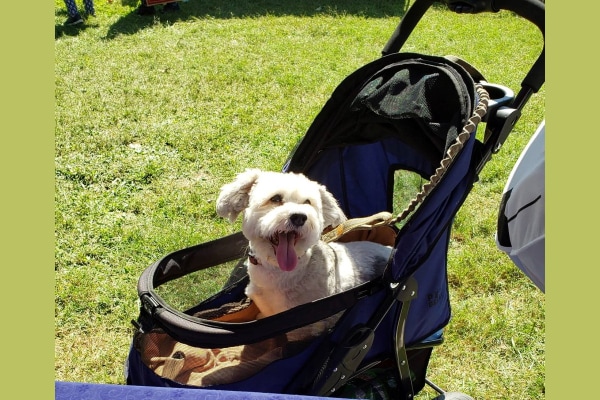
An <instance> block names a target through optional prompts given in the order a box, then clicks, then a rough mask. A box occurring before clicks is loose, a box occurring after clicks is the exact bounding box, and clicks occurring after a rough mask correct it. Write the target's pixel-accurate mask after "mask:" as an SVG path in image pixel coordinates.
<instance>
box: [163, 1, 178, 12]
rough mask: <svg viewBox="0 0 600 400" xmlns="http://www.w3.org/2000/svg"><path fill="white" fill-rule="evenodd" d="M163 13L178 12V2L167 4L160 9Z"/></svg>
mask: <svg viewBox="0 0 600 400" xmlns="http://www.w3.org/2000/svg"><path fill="white" fill-rule="evenodd" d="M162 10H163V12H171V11H179V10H181V8H180V7H179V3H178V2H174V3H167V4H165V5H164V6H163V8H162Z"/></svg>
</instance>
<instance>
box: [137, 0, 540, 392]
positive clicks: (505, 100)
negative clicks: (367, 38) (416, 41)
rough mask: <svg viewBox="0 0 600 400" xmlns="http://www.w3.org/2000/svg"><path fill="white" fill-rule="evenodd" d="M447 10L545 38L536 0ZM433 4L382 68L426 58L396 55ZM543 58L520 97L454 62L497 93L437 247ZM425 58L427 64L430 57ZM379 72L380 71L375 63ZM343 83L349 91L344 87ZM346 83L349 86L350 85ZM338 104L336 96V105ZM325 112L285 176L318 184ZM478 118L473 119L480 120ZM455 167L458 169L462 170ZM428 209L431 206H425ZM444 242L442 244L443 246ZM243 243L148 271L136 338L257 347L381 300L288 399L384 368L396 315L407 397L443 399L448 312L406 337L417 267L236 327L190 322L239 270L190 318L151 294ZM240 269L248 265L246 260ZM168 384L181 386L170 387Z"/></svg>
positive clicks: (204, 248)
mask: <svg viewBox="0 0 600 400" xmlns="http://www.w3.org/2000/svg"><path fill="white" fill-rule="evenodd" d="M445 2H446V3H447V5H448V7H449V8H450V9H451V10H452V11H455V12H459V13H479V12H498V11H500V10H509V11H512V12H515V13H516V14H517V15H520V16H522V17H524V18H525V19H527V20H529V21H530V22H532V23H534V24H535V25H536V26H537V27H538V28H539V29H540V30H541V32H542V34H544V4H543V3H541V2H540V1H538V0H495V1H494V0H446V1H445ZM433 3H435V1H434V0H416V2H415V3H414V4H413V6H412V7H411V8H410V9H409V10H408V12H407V13H406V15H405V16H404V18H403V19H402V21H401V22H400V24H399V25H398V27H397V29H396V30H395V32H394V33H393V35H392V37H391V38H390V40H389V41H388V43H387V44H386V45H385V47H384V49H383V52H382V54H383V58H382V59H380V60H382V61H381V64H382V65H383V64H385V63H387V62H388V61H387V60H394V61H396V59H397V60H398V61H399V62H400V61H402V60H403V59H404V58H405V57H409V58H410V57H412V56H419V55H410V54H405V53H398V52H399V50H400V49H401V48H402V46H403V45H404V43H405V41H406V40H407V38H408V36H409V35H410V34H411V32H412V31H413V29H414V27H415V26H416V24H417V22H418V21H419V20H420V19H421V17H422V16H423V15H424V13H425V12H426V11H427V10H428V9H429V8H430V7H431V6H432V5H433ZM544 51H545V50H542V52H541V54H540V55H539V57H538V59H537V61H536V62H535V63H534V65H533V66H532V68H531V70H530V71H529V72H528V73H527V75H526V77H525V79H524V80H523V82H522V85H521V90H520V91H519V92H518V94H517V96H516V97H515V96H514V95H513V93H512V92H511V91H510V90H509V89H507V88H504V87H502V86H499V85H494V84H490V83H487V82H485V80H484V79H483V77H482V76H481V74H479V73H478V72H477V71H476V70H475V69H473V68H472V67H470V66H469V65H468V64H465V63H464V62H462V61H459V60H457V63H456V64H457V65H458V64H459V65H460V67H459V69H460V68H464V71H462V72H461V73H463V72H466V73H468V74H469V75H470V76H471V77H472V78H473V79H474V81H475V83H478V84H479V85H480V86H481V87H483V88H484V89H485V91H487V92H489V93H490V95H491V99H489V101H488V99H487V98H486V95H485V93H484V92H485V91H484V92H478V94H479V96H480V97H482V98H483V99H484V102H485V108H486V109H487V114H485V115H478V117H479V119H481V120H482V121H483V122H485V123H486V133H485V138H484V140H483V141H482V142H479V141H478V140H476V139H475V137H474V136H475V134H474V132H470V133H469V135H470V136H469V138H468V141H467V142H466V143H465V146H466V147H468V148H469V150H468V151H470V152H471V153H470V155H471V157H472V158H471V159H469V158H468V157H467V156H463V153H462V152H459V153H458V155H457V156H456V157H457V158H458V159H460V162H454V161H453V162H452V163H451V164H450V165H449V167H448V170H450V171H451V170H453V169H458V168H465V169H466V170H467V172H465V174H466V176H467V177H466V178H465V179H464V182H460V183H458V185H459V186H460V188H459V189H460V190H457V192H456V195H455V198H452V207H451V210H450V212H448V213H447V214H448V215H445V216H443V217H440V219H439V220H437V222H439V223H440V228H439V229H438V231H436V233H435V235H434V236H435V237H433V238H431V241H432V243H436V244H435V246H442V247H444V246H447V241H448V240H449V230H450V227H451V224H452V221H453V216H454V215H455V213H456V212H457V211H458V209H459V208H460V206H461V205H462V202H463V201H464V199H465V198H466V196H467V195H468V192H469V189H470V187H471V186H472V184H473V183H474V182H475V181H476V179H477V174H478V173H479V172H480V171H481V170H482V168H483V167H484V166H485V164H486V163H487V162H488V161H489V159H490V158H491V157H492V155H493V154H494V153H496V152H498V151H499V149H500V148H501V146H502V144H503V143H504V141H505V140H506V138H507V137H508V135H509V133H510V132H511V130H512V128H513V127H514V125H515V123H516V122H517V121H518V119H519V117H520V115H521V111H522V109H523V107H524V105H525V104H526V103H527V101H528V99H529V98H530V97H531V95H532V94H533V93H535V92H537V91H538V90H539V89H540V88H541V86H542V85H543V83H544V79H545V78H544ZM427 60H428V61H429V59H427ZM435 61H436V62H437V61H440V62H442V63H443V61H441V60H438V59H435ZM373 64H377V65H378V61H376V62H374V63H373ZM372 68H374V70H376V69H377V68H375V67H372ZM359 71H360V70H359ZM357 72H358V71H357ZM352 76H354V74H353V75H352ZM347 80H351V79H347ZM344 84H345V83H342V84H341V85H340V87H342V86H343V85H344ZM348 85H349V84H346V86H348ZM334 97H335V93H334V95H333V96H332V99H333V98H334ZM328 104H329V103H328ZM327 107H328V105H326V106H325V108H324V111H322V112H321V114H319V116H317V118H316V119H315V122H314V124H313V126H311V128H310V129H309V131H308V132H307V134H306V137H305V138H304V139H303V140H302V141H301V142H300V143H299V144H298V145H297V147H296V148H295V149H294V151H293V152H292V155H291V156H290V158H289V159H288V161H287V162H286V164H285V166H284V168H283V170H284V172H303V173H307V175H308V176H309V177H312V178H318V176H317V177H315V176H311V175H310V171H308V169H309V167H311V166H312V165H313V164H314V162H315V160H316V152H315V151H314V150H313V149H314V148H316V147H318V148H319V149H322V148H323V146H321V143H319V142H320V141H322V140H323V138H321V137H320V136H318V135H314V134H312V135H311V132H312V131H313V130H317V129H318V128H320V126H321V125H323V124H326V123H327V122H326V121H325V120H326V119H329V116H327V118H326V116H325V114H327V113H325V109H326V108H327ZM473 111H474V110H473ZM473 114H475V113H474V112H473ZM476 119H477V118H476ZM478 122H479V121H478V120H477V121H475V122H474V124H473V125H475V126H476V125H477V123H478ZM465 126H467V124H465ZM461 163H462V164H461ZM457 164H458V166H456V165H457ZM317 180H319V179H317ZM436 183H437V181H436ZM326 184H327V183H326ZM328 187H329V186H328ZM425 201H428V198H426V199H425ZM344 202H345V200H342V203H344ZM418 211H419V210H417V212H418ZM411 212H412V210H409V213H411ZM413 216H414V214H413ZM351 217H353V215H351ZM405 217H406V215H405ZM379 222H381V221H379ZM405 227H406V225H405V226H404V227H403V228H402V229H403V230H404V228H405ZM411 229H412V228H411ZM438 242H439V244H437V243H438ZM246 245H247V241H246V239H245V238H244V237H243V235H242V234H241V233H236V234H233V235H229V236H227V237H224V238H221V239H217V240H214V241H212V242H208V243H204V244H200V245H198V246H194V247H192V248H188V249H183V250H180V251H178V252H175V253H172V254H170V255H168V256H166V257H164V258H162V259H161V260H159V261H157V262H156V263H154V264H153V265H152V266H150V267H149V268H148V269H146V270H145V271H144V273H143V274H142V276H141V277H140V280H139V283H138V294H139V298H140V301H141V307H140V315H139V317H138V320H137V321H135V322H134V325H136V327H137V328H138V330H139V332H141V333H142V334H143V333H145V332H150V331H151V330H152V329H155V328H157V327H158V328H161V329H162V330H164V332H166V333H167V334H169V335H170V336H172V337H173V338H175V339H177V340H178V341H181V342H182V343H186V344H190V345H193V346H201V347H207V348H215V347H219V346H234V345H238V344H247V343H255V342H257V341H260V340H264V339H267V338H269V337H271V336H273V335H276V334H282V333H285V332H288V331H290V330H293V329H296V328H299V327H302V326H305V325H307V324H310V323H313V322H316V321H319V320H321V319H324V318H327V317H329V316H331V315H333V314H336V313H337V312H341V311H344V310H348V309H350V308H351V307H353V306H355V305H356V304H357V303H359V301H361V300H363V299H364V298H367V297H370V296H375V297H378V301H379V304H380V306H379V307H378V308H377V309H376V310H375V312H374V313H373V314H372V315H370V316H369V317H368V318H366V319H363V320H362V322H361V323H358V324H356V323H355V322H354V321H353V322H348V324H349V325H348V327H350V329H338V330H337V332H335V333H333V336H332V338H333V339H328V340H323V339H321V340H316V341H315V343H314V344H312V345H311V354H312V356H311V357H312V360H311V361H312V362H313V363H314V364H315V365H317V366H319V368H318V373H316V374H315V371H314V370H313V369H311V368H305V369H304V370H303V371H301V372H298V371H296V373H295V374H296V379H295V382H294V383H293V384H290V385H289V387H287V388H286V391H287V392H288V393H303V394H309V395H317V396H326V395H330V394H332V393H335V392H336V391H338V390H339V389H340V388H341V387H342V386H344V385H345V384H346V383H347V382H348V380H349V379H350V378H351V377H352V376H355V375H356V374H357V373H359V372H360V371H364V370H366V369H368V368H370V367H372V366H373V365H374V364H375V363H377V362H379V361H380V360H369V354H370V351H371V350H372V349H373V347H374V345H375V344H374V341H375V332H376V331H377V329H378V328H379V327H380V325H385V326H388V325H389V324H390V321H388V319H389V316H390V315H391V314H393V315H394V318H393V322H394V324H393V325H394V326H393V329H394V332H395V333H394V335H393V336H394V346H393V347H394V348H393V355H394V358H395V359H394V361H395V363H396V367H397V373H398V378H399V383H400V385H401V387H402V391H401V396H402V397H401V398H402V399H412V398H413V397H414V396H415V394H416V393H418V391H420V390H421V389H422V388H423V387H424V385H425V384H430V386H431V387H433V388H434V389H435V390H436V391H438V392H439V393H440V394H442V395H443V393H444V391H443V390H442V389H440V388H438V387H437V386H435V385H433V384H431V383H430V382H428V381H427V380H426V378H425V372H426V369H427V364H428V361H429V356H430V354H431V351H432V349H433V347H434V346H437V345H439V344H441V343H442V342H443V336H442V333H441V330H442V328H443V327H444V326H445V325H446V324H447V322H448V321H449V314H448V315H446V313H445V312H444V313H441V314H440V317H439V318H440V320H439V321H437V322H436V328H435V329H432V328H431V327H428V328H427V332H429V333H428V334H426V335H424V334H423V332H419V333H417V334H412V335H411V337H407V328H408V326H409V325H410V322H411V321H410V317H409V311H410V310H411V304H412V303H413V301H414V300H415V299H417V298H418V295H419V289H420V287H419V279H418V277H416V276H415V275H416V274H417V273H418V271H417V270H416V269H415V268H413V269H411V268H408V269H407V270H405V271H402V272H401V273H400V274H395V275H394V274H393V273H392V272H390V269H387V270H386V273H385V274H384V276H383V277H382V278H381V279H376V280H373V281H370V282H367V283H365V284H362V285H360V286H358V287H356V288H354V289H351V290H348V291H345V292H343V293H339V294H337V295H334V296H331V297H328V298H325V299H320V300H317V301H315V302H313V303H310V304H305V305H301V306H299V307H297V308H295V309H294V310H289V311H286V312H284V313H281V314H278V315H275V316H273V317H269V318H265V319H263V320H260V321H252V322H247V323H236V324H231V323H223V322H218V321H211V320H201V321H199V320H198V318H193V317H191V316H190V315H191V314H192V313H193V312H194V311H196V310H197V309H198V307H200V308H202V307H207V306H210V305H212V304H222V303H224V302H226V301H228V300H234V299H238V298H239V296H240V293H241V291H242V290H243V288H244V287H245V285H246V284H247V281H248V278H247V276H243V274H241V275H239V274H238V273H239V272H240V271H243V269H242V268H237V269H236V270H234V271H233V273H232V279H231V280H230V282H233V284H232V285H230V286H227V287H226V288H225V289H224V290H223V291H222V292H221V293H219V294H218V295H216V296H213V297H211V298H210V299H207V300H206V301H204V302H203V303H202V304H201V305H199V306H197V307H195V308H193V309H191V310H188V311H186V312H185V313H182V312H179V311H177V310H175V309H173V308H172V307H171V306H170V305H169V304H167V303H166V302H165V301H164V300H163V299H162V298H161V297H160V296H159V295H158V294H157V293H156V292H155V291H154V288H155V287H158V286H160V285H161V284H163V283H166V282H168V281H172V280H174V279H177V278H179V277H182V276H184V275H187V274H189V273H191V272H195V271H199V270H202V269H205V268H209V267H212V266H214V265H219V264H222V263H225V262H229V261H235V260H240V259H242V258H244V257H245V256H246V255H247V254H246ZM423 251H424V252H425V253H426V254H421V255H419V257H420V258H427V257H428V256H429V253H428V252H429V251H431V250H423ZM407 263H408V262H407ZM417 264H418V263H417ZM238 265H239V266H241V262H240V264H238ZM415 265H416V264H415ZM444 268H445V265H444ZM444 279H445V276H444ZM434 301H436V302H437V301H438V299H434ZM440 301H442V302H443V301H448V299H447V298H446V299H441V300H440ZM356 313H360V311H356ZM345 316H346V314H344V317H342V319H341V320H340V321H339V323H338V325H342V328H345V327H346V326H344V324H345V323H346V321H349V320H350V317H348V318H346V319H345ZM257 326H260V329H256V328H257ZM332 344H334V346H333V348H332V347H331V346H332ZM138 358H139V355H136V352H135V350H134V349H133V348H132V351H131V352H130V357H129V360H128V363H130V364H131V363H134V364H135V363H139V359H138ZM141 375H143V374H142V373H140V374H137V375H136V373H135V372H133V373H132V371H131V368H130V376H129V377H128V383H133V384H138V382H146V381H147V377H143V376H141ZM415 375H416V377H415ZM152 384H155V383H152ZM158 384H160V383H158ZM167 385H168V386H170V385H172V386H177V385H176V384H173V383H172V382H170V383H168V384H167ZM232 389H233V390H243V386H236V385H233V387H232Z"/></svg>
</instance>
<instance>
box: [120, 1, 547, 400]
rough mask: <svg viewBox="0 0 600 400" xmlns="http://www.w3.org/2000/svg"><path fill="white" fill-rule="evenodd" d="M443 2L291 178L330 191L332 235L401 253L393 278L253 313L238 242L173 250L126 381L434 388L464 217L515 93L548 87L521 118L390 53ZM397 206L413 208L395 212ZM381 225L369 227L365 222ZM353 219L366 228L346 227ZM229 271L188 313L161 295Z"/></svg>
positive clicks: (325, 117)
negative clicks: (322, 327)
mask: <svg viewBox="0 0 600 400" xmlns="http://www.w3.org/2000/svg"><path fill="white" fill-rule="evenodd" d="M432 3H433V2H432V1H429V0H417V2H416V3H415V5H414V6H413V7H412V8H411V10H409V12H408V13H407V16H406V17H405V20H406V19H407V18H408V22H405V21H403V23H402V24H401V27H399V29H398V30H397V31H396V33H395V34H394V36H393V38H392V39H391V40H390V42H388V45H387V46H386V50H385V51H384V53H388V54H385V55H384V56H383V57H381V58H380V59H378V60H375V61H373V62H371V63H369V64H367V65H365V66H363V67H361V68H359V69H358V70H356V71H355V72H354V73H352V74H351V75H349V76H348V77H347V78H346V79H344V80H343V81H342V82H341V83H340V85H339V86H338V87H337V88H336V89H335V91H334V92H333V93H332V95H331V98H330V99H329V101H328V102H327V103H326V104H325V106H324V107H323V109H322V110H321V112H320V113H319V114H318V115H317V117H316V118H315V120H314V122H313V124H312V125H311V126H310V128H309V129H308V131H307V133H306V135H305V136H304V137H303V138H302V139H301V140H300V142H299V143H298V144H297V145H296V147H295V149H294V150H293V151H292V152H291V154H290V156H289V158H288V160H287V161H286V163H285V164H284V166H283V168H282V169H283V172H298V173H303V174H305V175H306V176H308V177H309V178H310V179H312V180H315V181H318V182H319V183H321V184H323V185H325V186H326V187H327V189H328V191H330V192H331V193H332V194H333V195H334V196H335V197H336V199H337V200H338V202H339V204H340V206H341V208H342V209H343V210H344V212H345V213H346V215H347V216H348V217H349V218H351V220H349V222H348V223H347V224H344V225H343V226H340V227H337V228H336V229H335V230H334V231H333V232H332V233H331V232H330V233H326V234H324V236H323V238H324V239H325V240H341V241H344V240H345V241H348V240H374V241H379V242H380V243H384V242H385V243H388V244H390V245H392V246H393V251H392V255H391V257H390V259H389V261H388V264H387V267H386V269H385V272H384V273H383V274H382V276H380V277H378V278H377V279H374V280H372V281H369V282H366V283H364V284H362V285H359V286H357V287H355V288H352V289H350V290H347V291H344V292H341V293H338V294H335V295H332V296H329V297H326V298H322V299H318V300H315V301H313V302H311V303H307V304H303V305H300V306H298V307H295V308H293V309H291V310H288V311H285V312H283V313H279V314H276V315H273V316H270V317H267V318H263V319H256V318H255V316H256V310H255V309H253V308H252V304H251V303H249V301H248V299H247V298H246V296H245V294H244V289H245V287H246V285H247V284H248V276H247V275H246V274H245V265H244V263H245V261H246V258H247V256H248V255H247V253H246V251H247V249H246V247H247V244H248V243H247V240H246V239H245V238H244V236H243V235H242V234H241V233H239V232H238V233H235V234H233V235H229V236H226V237H222V238H219V239H216V240H213V241H210V242H207V243H202V244H199V245H196V246H193V247H189V248H186V249H182V250H179V251H176V252H174V253H171V254H169V255H167V256H165V257H163V258H162V259H160V260H158V261H157V262H156V263H154V264H153V265H151V266H150V267H148V268H147V269H146V270H145V271H144V272H143V274H142V275H141V277H140V279H139V282H138V294H139V298H140V302H141V307H140V314H139V317H138V319H137V321H135V322H134V325H136V327H137V328H138V329H137V332H136V333H135V335H134V340H133V342H132V346H131V349H130V354H129V357H128V361H127V369H128V375H127V382H128V384H134V385H147V386H169V387H185V388H200V387H206V388H211V389H223V390H237V391H258V392H270V393H289V394H308V395H320V396H324V395H332V394H334V393H335V394H338V395H339V394H340V393H341V394H342V395H343V393H344V392H343V390H344V388H345V387H348V386H347V383H348V381H350V380H351V378H352V377H353V376H356V375H357V374H358V373H360V372H361V371H365V370H367V369H369V368H372V367H373V366H379V367H382V368H388V369H389V370H393V371H394V374H395V377H396V378H397V382H398V385H397V387H396V388H393V391H394V394H393V396H394V397H395V398H406V399H409V398H412V397H413V396H414V394H415V393H417V392H418V391H420V390H421V389H422V388H423V386H424V385H425V374H426V369H427V365H428V362H429V357H430V354H431V351H432V347H433V346H435V345H437V344H440V343H441V342H442V340H443V339H442V335H441V331H442V329H443V328H444V327H445V326H446V325H447V323H448V322H449V320H450V302H449V295H448V284H447V276H446V258H447V250H448V243H449V240H450V230H451V225H452V222H453V219H454V216H455V215H456V213H457V211H458V210H459V208H460V207H461V205H462V204H463V202H464V200H465V198H466V196H467V195H468V193H469V191H470V189H471V188H472V186H473V184H474V182H475V181H476V180H477V174H478V172H479V171H480V169H481V168H482V166H483V165H484V164H485V162H486V161H487V160H488V159H489V157H490V156H491V154H493V152H495V151H497V150H498V149H499V147H500V146H501V144H502V142H503V140H504V139H505V136H506V135H507V134H508V132H507V131H506V130H507V129H508V128H507V126H508V125H510V121H513V122H514V121H515V120H516V119H518V115H520V109H521V108H522V106H523V104H524V102H523V101H521V100H519V99H522V98H523V96H524V97H525V101H526V98H528V97H529V95H530V94H529V92H535V91H537V90H538V89H539V86H541V84H542V83H543V61H542V72H541V73H542V77H541V79H540V77H539V76H538V75H539V73H540V72H539V70H536V71H537V72H536V73H534V74H533V75H534V76H535V79H533V80H534V81H535V82H534V84H533V87H532V86H531V85H530V84H529V83H527V82H526V83H525V84H524V87H525V89H524V90H525V91H526V92H527V93H526V94H525V95H522V94H521V93H522V92H523V90H522V91H521V92H519V94H518V95H517V97H516V99H517V100H519V101H520V102H521V104H519V105H518V106H517V107H516V108H514V107H513V104H514V101H515V97H514V96H513V94H512V92H511V91H510V90H508V89H506V88H504V87H502V86H499V85H492V84H489V83H487V82H485V80H484V79H483V77H482V76H481V74H479V73H478V72H477V71H476V70H475V69H474V68H472V67H471V66H469V65H468V64H467V63H465V62H464V61H462V60H458V59H456V58H452V57H436V56H430V55H423V54H416V53H397V52H395V51H396V49H395V47H396V46H398V44H399V46H401V45H402V43H403V40H405V37H404V36H406V35H407V32H406V31H405V30H404V28H402V26H405V24H407V25H408V26H409V27H410V29H409V32H408V33H410V30H412V27H411V24H412V25H413V26H414V24H413V22H414V20H413V18H417V19H418V18H420V16H421V15H422V13H423V12H424V11H425V10H426V9H427V8H428V7H429V6H430V5H431V4H432ZM449 3H450V5H452V4H453V2H451V1H450V2H449ZM463 3H465V2H463ZM467 3H468V2H467ZM507 3H508V4H509V6H510V8H508V9H511V10H513V8H515V7H513V5H514V2H507ZM523 3H527V6H526V7H525V8H526V9H527V13H533V14H534V17H533V19H534V20H535V21H539V18H538V17H539V13H540V12H541V14H542V25H543V10H544V8H543V4H542V3H540V4H539V5H537V4H534V0H526V1H524V2H523ZM535 3H537V2H535ZM477 4H479V2H477ZM532 5H535V10H537V11H536V12H537V13H534V12H533V11H531V10H530V7H532ZM413 9H416V10H417V11H413ZM476 11H489V10H487V9H486V10H476ZM513 11H515V10H513ZM516 11H518V8H517V10H516ZM415 13H416V14H415ZM415 15H416V16H415ZM528 15H529V14H528ZM536 24H538V23H537V22H536ZM538 26H540V25H539V24H538ZM541 29H542V30H543V27H542V28H541ZM398 49H399V47H398ZM391 50H393V51H394V52H390V51H391ZM540 57H541V58H542V60H543V54H542V56H540ZM539 64H540V62H538V63H536V67H535V68H539ZM530 75H531V74H530ZM530 75H528V77H529V78H528V79H529V81H531V80H532V79H531V77H530ZM538 83H539V86H537V85H538ZM488 92H491V93H492V94H493V96H492V99H490V96H489V93H488ZM486 112H487V114H486ZM507 116H508V118H507ZM481 121H484V122H485V123H486V128H487V130H488V131H489V132H488V134H486V138H485V139H484V140H483V141H480V140H479V139H477V138H476V132H477V126H478V124H479V123H480V122H481ZM507 121H508V122H507ZM415 179H416V182H417V184H414V183H410V182H414V181H415ZM407 182H408V183H407ZM400 188H405V189H403V190H401V189H400ZM406 188H408V189H406ZM405 192H408V197H403V198H402V200H401V201H399V193H400V194H402V195H403V196H404V195H406V193H405ZM398 207H400V208H398ZM397 210H403V211H401V212H399V213H396V214H392V212H396V211H397ZM381 212H384V213H383V214H382V213H381ZM373 215H375V217H374V218H371V219H370V220H369V224H367V225H365V224H363V222H364V221H363V220H362V219H360V218H365V217H370V216H373ZM357 221H358V222H357ZM354 225H357V226H358V228H359V231H357V230H353V229H350V228H351V227H354ZM346 231H351V232H349V233H346ZM390 237H391V242H390V241H389V238H390ZM381 238H385V239H381ZM386 240H387V242H386ZM226 263H235V268H234V269H233V271H232V276H231V279H230V280H229V282H228V283H227V284H226V285H225V286H224V287H223V288H222V289H221V290H219V291H218V292H217V293H215V294H214V295H212V296H211V297H209V298H207V299H205V300H203V301H201V302H200V303H199V304H197V305H195V306H193V307H191V308H188V309H186V310H184V311H180V310H177V309H176V308H175V307H173V306H171V305H170V304H169V303H168V302H167V301H165V300H164V299H163V298H162V297H161V296H160V295H159V294H158V292H157V290H156V289H157V288H158V287H159V286H161V285H163V284H165V283H167V282H174V281H176V280H177V279H179V278H182V277H184V276H186V275H189V274H192V273H195V272H197V271H202V270H208V269H210V268H213V267H216V266H222V265H224V264H226ZM338 314H339V315H341V317H340V318H339V320H338V321H337V323H336V325H335V326H334V327H333V328H332V329H330V330H328V331H326V332H324V333H322V334H320V335H318V336H316V337H314V336H310V335H309V336H307V335H306V334H305V333H304V332H305V328H306V327H308V326H310V325H311V324H318V323H319V321H322V320H324V319H327V318H330V317H332V316H335V315H338ZM390 390H392V389H390Z"/></svg>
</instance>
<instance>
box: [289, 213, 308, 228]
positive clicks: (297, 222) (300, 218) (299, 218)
mask: <svg viewBox="0 0 600 400" xmlns="http://www.w3.org/2000/svg"><path fill="white" fill-rule="evenodd" d="M290 221H291V222H292V224H293V225H294V226H302V225H304V223H305V222H306V215H304V214H292V215H290Z"/></svg>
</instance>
